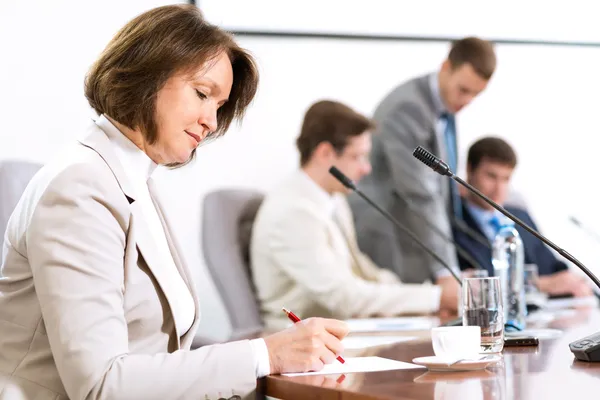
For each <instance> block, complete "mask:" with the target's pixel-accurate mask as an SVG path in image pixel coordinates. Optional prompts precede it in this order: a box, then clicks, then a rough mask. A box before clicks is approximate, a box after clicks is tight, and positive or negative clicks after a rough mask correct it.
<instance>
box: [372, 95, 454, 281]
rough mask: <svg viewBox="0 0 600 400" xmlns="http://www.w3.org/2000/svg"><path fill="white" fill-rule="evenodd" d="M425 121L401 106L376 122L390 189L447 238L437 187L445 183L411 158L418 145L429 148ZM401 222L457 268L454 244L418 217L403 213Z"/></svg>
mask: <svg viewBox="0 0 600 400" xmlns="http://www.w3.org/2000/svg"><path fill="white" fill-rule="evenodd" d="M425 121H426V118H425V116H424V115H423V111H422V110H421V109H420V108H419V107H418V106H416V105H415V104H412V103H407V104H402V105H401V106H399V107H398V108H397V109H396V110H393V111H392V112H390V113H389V114H388V115H387V116H386V117H385V118H384V119H383V120H382V121H380V122H379V128H378V136H379V137H380V140H381V142H382V148H383V151H384V154H385V156H386V160H387V163H388V165H389V170H390V174H391V180H392V184H393V189H395V190H396V191H397V192H399V193H401V194H403V195H404V196H406V197H408V199H409V200H410V201H411V202H412V203H413V204H414V205H416V206H418V207H419V209H420V210H421V211H422V213H423V214H424V215H426V216H428V217H429V221H430V222H432V223H433V224H435V225H436V226H438V227H439V229H440V230H441V231H442V232H444V233H445V234H446V236H448V237H451V235H452V233H451V232H452V231H451V228H450V221H449V220H448V213H447V211H446V201H445V198H444V196H443V195H442V193H443V192H442V188H441V186H440V185H442V184H448V182H446V181H445V180H442V179H440V176H439V175H438V174H436V173H435V172H433V171H431V170H430V169H429V168H427V167H426V166H425V165H423V164H422V163H420V162H419V161H418V160H416V159H415V158H414V157H413V155H412V153H413V151H414V149H415V148H416V147H417V146H419V145H421V146H424V147H425V148H427V149H431V142H430V141H429V140H425V139H424V138H430V137H431V133H429V132H426V131H425V130H426V129H430V128H427V127H426V123H425ZM398 202H401V200H398ZM399 204H402V203H399ZM402 207H403V208H405V205H404V204H402ZM403 222H404V223H405V224H406V225H407V227H408V228H409V229H410V230H411V231H412V232H413V233H414V234H415V235H416V236H417V237H418V238H419V239H420V240H421V241H422V242H423V243H424V244H425V245H427V246H428V247H429V248H430V249H431V250H432V251H434V252H435V253H436V254H437V255H438V256H440V257H441V258H442V259H443V260H446V261H447V263H448V264H449V265H450V266H451V267H456V266H457V265H458V261H457V258H456V251H455V248H454V245H453V244H452V243H448V242H447V241H445V240H443V239H442V238H441V237H440V236H439V235H437V234H436V233H435V232H433V231H432V230H431V229H430V228H429V227H428V226H427V225H426V224H424V223H423V221H422V220H421V218H420V217H419V216H417V215H414V213H406V216H405V218H403ZM427 260H430V263H429V265H430V268H431V270H432V271H431V272H432V274H433V275H437V274H439V273H440V272H442V271H444V267H443V266H442V265H441V264H439V263H438V262H437V261H435V260H433V259H431V257H429V256H428V258H427Z"/></svg>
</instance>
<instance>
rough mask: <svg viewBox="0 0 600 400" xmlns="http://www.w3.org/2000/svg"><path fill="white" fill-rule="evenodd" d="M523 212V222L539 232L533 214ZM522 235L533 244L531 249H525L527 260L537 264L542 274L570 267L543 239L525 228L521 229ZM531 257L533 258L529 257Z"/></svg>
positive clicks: (528, 242)
mask: <svg viewBox="0 0 600 400" xmlns="http://www.w3.org/2000/svg"><path fill="white" fill-rule="evenodd" d="M522 213H523V215H522V217H523V220H524V221H523V222H525V223H526V224H527V225H529V226H530V227H531V228H533V229H535V230H536V231H538V232H539V229H538V227H537V225H536V224H535V222H534V221H533V218H531V215H529V213H528V212H526V211H522ZM521 235H523V236H525V235H527V244H530V245H531V251H528V250H527V249H525V253H526V255H527V257H526V258H527V259H526V262H531V263H533V264H536V265H537V267H538V273H539V274H540V275H550V274H554V273H556V272H560V271H564V270H566V269H568V267H567V265H566V264H565V263H564V262H562V261H561V260H559V259H558V258H557V257H556V256H555V255H554V254H553V253H552V250H550V249H549V248H548V247H547V246H546V245H545V244H544V243H543V242H542V241H541V240H539V239H538V238H536V237H535V236H533V235H532V234H531V233H529V232H527V231H525V230H524V229H523V230H522V231H521ZM530 257H531V259H529V258H530Z"/></svg>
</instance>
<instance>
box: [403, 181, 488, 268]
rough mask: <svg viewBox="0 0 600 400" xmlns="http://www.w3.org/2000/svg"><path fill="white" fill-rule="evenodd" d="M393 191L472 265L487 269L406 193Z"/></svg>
mask: <svg viewBox="0 0 600 400" xmlns="http://www.w3.org/2000/svg"><path fill="white" fill-rule="evenodd" d="M393 193H394V195H395V196H396V197H398V198H399V199H400V200H402V201H403V202H404V204H406V207H408V209H409V210H410V211H411V212H412V213H414V214H416V215H418V216H419V217H420V218H421V220H422V221H423V222H425V225H427V226H428V227H429V229H431V230H432V231H433V232H435V233H436V234H437V235H438V236H439V237H441V238H442V239H444V240H445V241H446V242H448V243H452V244H453V245H454V247H455V248H456V252H457V253H458V254H460V255H461V256H462V257H463V258H464V259H465V260H466V261H468V262H469V263H471V265H472V266H473V267H475V268H477V269H485V268H483V267H482V266H481V264H480V263H479V262H477V260H475V258H474V257H473V256H472V255H471V254H470V253H469V252H468V251H466V250H465V249H464V248H463V247H462V246H461V245H459V244H458V243H456V241H455V240H454V238H452V237H450V236H448V235H447V234H446V233H444V232H442V230H441V229H440V228H438V227H437V226H436V225H435V224H434V223H432V222H430V221H429V219H428V218H427V216H426V215H425V214H423V212H422V211H420V210H417V207H415V205H414V204H413V202H412V201H411V200H410V199H408V198H407V197H406V196H405V195H404V194H400V193H399V192H396V191H395V192H393Z"/></svg>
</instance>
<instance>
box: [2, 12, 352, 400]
mask: <svg viewBox="0 0 600 400" xmlns="http://www.w3.org/2000/svg"><path fill="white" fill-rule="evenodd" d="M257 83H258V73H257V69H256V66H255V62H254V60H253V59H252V57H251V56H250V55H249V54H248V53H247V52H246V51H244V50H243V49H241V48H240V47H239V46H238V45H237V44H236V43H235V41H234V40H233V39H232V37H231V36H230V35H229V34H227V33H226V32H224V31H222V30H220V29H219V28H217V27H215V26H213V25H211V24H208V23H207V22H206V21H204V19H203V18H202V15H201V13H200V11H199V10H198V9H197V8H196V7H194V6H190V5H172V6H165V7H159V8H155V9H153V10H150V11H148V12H146V13H143V14H141V15H140V16H138V17H136V18H135V19H133V20H132V21H130V22H129V23H128V24H126V25H125V26H124V27H123V28H122V29H121V30H120V31H119V32H118V33H117V35H116V36H115V37H114V38H113V39H112V41H111V42H110V43H109V44H108V46H107V47H106V49H105V51H104V52H103V53H102V54H101V56H100V57H99V59H98V60H97V62H96V63H95V64H94V65H93V66H92V68H91V70H90V72H89V74H88V76H87V77H86V81H85V95H86V97H87V99H88V101H89V103H90V105H91V106H92V108H93V109H94V110H95V111H96V112H97V113H98V115H99V117H98V119H97V120H96V121H94V122H93V123H92V124H91V126H90V127H89V129H88V131H87V133H86V134H85V136H84V138H83V139H81V140H79V141H78V142H77V143H74V144H73V145H72V146H71V147H70V148H69V149H68V150H67V151H66V152H65V153H64V154H61V156H60V157H57V159H56V160H54V161H51V162H50V163H48V164H47V165H46V166H45V167H43V168H42V170H41V171H40V172H39V173H38V174H37V175H36V176H35V177H34V178H33V179H32V181H31V183H30V184H29V186H28V187H27V189H26V190H25V193H24V194H23V197H22V198H21V200H20V202H19V204H18V205H17V207H16V209H15V211H14V212H13V214H12V216H11V218H10V220H9V223H8V228H7V232H6V235H5V239H4V259H3V262H2V267H1V269H0V272H1V274H0V355H1V357H0V394H1V395H2V396H0V397H2V398H4V397H3V396H6V398H10V399H15V398H16V399H21V398H28V399H29V398H36V399H65V398H71V399H180V398H193V399H204V398H216V397H220V396H231V395H232V394H237V395H241V396H245V395H247V394H248V393H251V392H252V390H253V389H254V388H255V386H256V379H257V378H258V377H262V376H265V375H267V374H271V373H281V372H292V371H307V370H315V369H320V368H322V367H323V365H324V364H325V363H330V362H333V361H334V360H335V358H336V357H337V356H338V355H339V353H340V352H341V351H342V346H341V343H340V339H341V338H342V337H343V336H344V335H345V334H346V333H347V332H346V327H345V325H344V324H343V323H342V322H339V321H335V320H326V319H310V320H306V321H304V322H302V323H297V324H295V325H294V326H293V327H292V328H289V329H288V330H286V331H282V332H279V333H276V334H273V335H271V336H268V337H266V338H264V339H255V340H252V341H248V340H243V341H238V342H233V343H226V344H222V345H215V346H206V347H202V348H200V349H195V350H191V349H190V346H191V342H192V339H193V337H194V334H195V332H196V330H197V326H198V322H199V319H200V315H199V302H198V293H196V289H195V287H194V285H193V282H192V280H191V276H190V273H189V270H188V268H187V267H186V265H185V263H184V261H183V260H182V259H181V258H180V256H179V254H180V252H179V251H178V248H177V244H176V242H175V240H174V237H173V235H172V233H171V232H170V230H169V221H168V220H167V219H165V217H164V215H163V213H162V211H161V208H160V206H159V204H158V203H156V202H155V201H154V198H153V194H152V189H153V186H152V180H151V175H152V172H153V171H154V170H155V168H156V167H157V166H158V165H166V166H182V165H184V164H186V163H187V162H188V161H189V160H190V159H191V158H192V157H193V156H194V153H195V150H196V148H197V146H199V145H200V144H202V143H205V142H206V140H208V139H210V138H213V137H217V136H219V135H221V134H223V133H224V132H225V131H226V130H227V128H228V127H229V125H230V123H231V122H232V120H234V119H236V118H240V117H241V116H242V115H243V113H244V111H245V109H246V107H247V106H248V104H249V103H250V102H251V100H252V99H253V97H254V95H255V92H256V87H257Z"/></svg>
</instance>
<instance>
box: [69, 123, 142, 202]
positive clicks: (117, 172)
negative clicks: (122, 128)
mask: <svg viewBox="0 0 600 400" xmlns="http://www.w3.org/2000/svg"><path fill="white" fill-rule="evenodd" d="M108 124H110V126H111V127H113V128H114V126H113V125H112V124H111V123H110V122H109V121H108V120H107V119H106V117H104V116H103V115H102V116H100V117H99V118H98V120H96V121H95V123H94V124H92V125H91V126H90V128H89V129H88V132H87V134H86V135H85V137H84V138H83V139H80V140H79V143H81V144H82V145H84V146H86V147H89V148H90V149H92V150H94V151H95V152H96V153H98V154H99V155H100V157H102V159H103V160H104V162H106V164H107V165H108V167H109V168H110V170H111V171H112V173H113V175H114V176H115V179H116V180H117V182H118V183H119V187H120V188H121V190H122V191H123V193H125V196H127V197H128V198H129V199H130V200H129V202H130V203H132V202H133V201H134V200H135V191H134V188H133V185H132V183H131V182H130V181H129V179H127V174H126V173H125V170H124V169H123V166H122V165H121V163H120V162H119V159H118V157H117V155H116V153H115V151H114V149H113V147H112V146H113V145H112V144H111V142H110V139H109V138H108V135H107V133H106V132H105V130H104V129H107V125H108ZM115 129H116V128H115Z"/></svg>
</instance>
